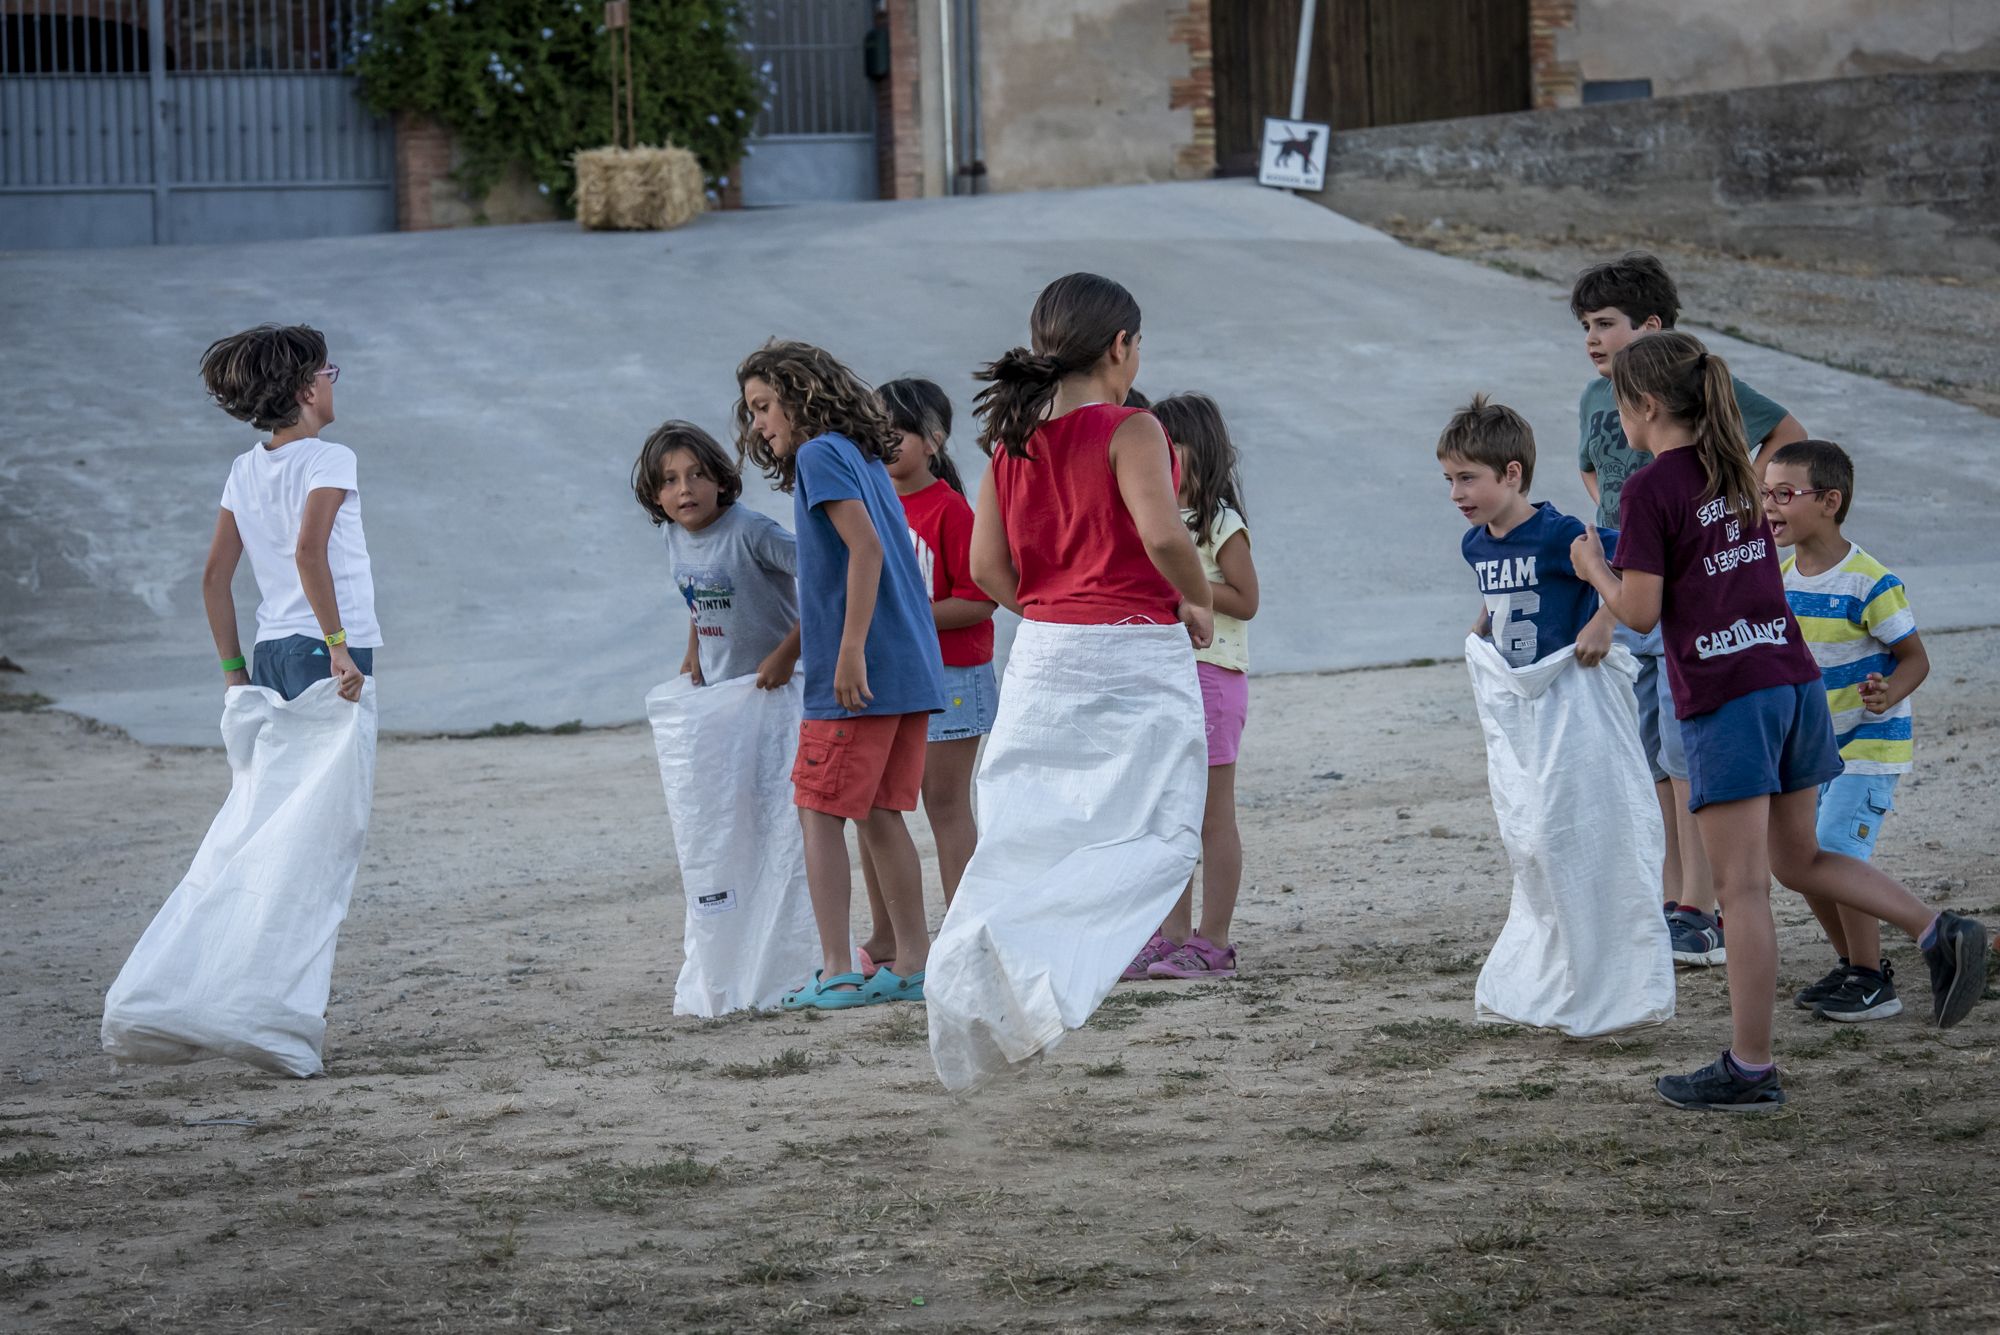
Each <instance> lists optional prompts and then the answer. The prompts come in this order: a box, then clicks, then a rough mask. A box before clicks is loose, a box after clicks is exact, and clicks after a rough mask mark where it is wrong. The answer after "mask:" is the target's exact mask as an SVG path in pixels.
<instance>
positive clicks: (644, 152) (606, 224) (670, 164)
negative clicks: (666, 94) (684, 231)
mask: <svg viewBox="0 0 2000 1335" xmlns="http://www.w3.org/2000/svg"><path fill="white" fill-rule="evenodd" d="M707 208H708V181H707V178H706V177H705V176H704V175H703V174H702V170H701V162H700V160H698V159H697V158H696V157H695V155H694V154H692V153H690V152H688V151H687V150H686V149H684V148H675V147H674V146H673V145H672V144H668V145H665V146H664V147H661V148H591V149H585V150H584V151H583V152H580V153H578V154H577V155H576V220H577V221H578V222H579V223H582V224H583V225H584V226H585V227H588V228H590V229H591V230H593V231H606V230H616V231H648V230H651V231H659V230H662V229H665V228H669V227H679V226H681V225H682V224H683V223H686V222H688V221H690V220H691V219H694V218H697V217H699V216H700V215H701V214H702V213H703V212H704V211H705V210H706V209H707Z"/></svg>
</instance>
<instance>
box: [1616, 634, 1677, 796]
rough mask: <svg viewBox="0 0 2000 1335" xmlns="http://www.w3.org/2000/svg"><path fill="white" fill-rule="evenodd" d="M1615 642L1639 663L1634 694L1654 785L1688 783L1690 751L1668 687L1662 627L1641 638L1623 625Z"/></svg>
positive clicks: (1641, 744)
mask: <svg viewBox="0 0 2000 1335" xmlns="http://www.w3.org/2000/svg"><path fill="white" fill-rule="evenodd" d="M1613 639H1614V640H1615V641H1616V642H1617V643H1619V644H1622V645H1624V646H1625V647H1626V648H1627V649H1630V650H1631V651H1632V656H1633V657H1634V658H1636V659H1638V660H1639V679H1638V680H1637V681H1635V682H1633V683H1632V693H1633V694H1634V695H1635V696H1637V697H1638V699H1639V747H1640V749H1641V750H1643V751H1644V752H1645V753H1646V763H1647V764H1648V765H1649V766H1651V767H1652V770H1653V782H1654V783H1663V782H1665V781H1666V780H1668V779H1681V780H1685V779H1686V778H1687V776H1688V762H1687V750H1686V748H1685V747H1684V746H1683V745H1682V742H1681V730H1680V728H1679V727H1677V726H1675V723H1674V695H1673V691H1672V690H1671V689H1670V688H1669V686H1668V684H1667V659H1666V650H1665V648H1664V647H1663V646H1662V645H1661V642H1660V628H1659V627H1658V626H1655V627H1653V629H1652V630H1650V631H1648V632H1647V633H1646V634H1644V635H1641V634H1640V633H1639V632H1638V631H1636V630H1632V629H1631V628H1630V627H1627V626H1620V627H1618V629H1617V631H1616V632H1615V633H1614V634H1613ZM1661 719H1665V720H1666V721H1667V726H1666V727H1665V728H1662V727H1661V726H1660V720H1661Z"/></svg>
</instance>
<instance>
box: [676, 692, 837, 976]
mask: <svg viewBox="0 0 2000 1335" xmlns="http://www.w3.org/2000/svg"><path fill="white" fill-rule="evenodd" d="M804 703H805V695H804V687H803V685H802V684H801V682H800V679H799V678H797V677H793V678H792V680H791V683H790V684H789V685H786V686H783V687H780V688H779V689H777V690H775V691H760V690H758V689H757V679H756V678H755V677H754V676H743V677H733V678H731V679H730V680H728V681H721V682H716V683H715V684H714V685H711V686H696V685H695V684H694V681H693V679H691V678H689V677H677V678H675V679H674V680H673V681H670V682H668V683H666V684H665V685H664V686H659V687H656V688H654V690H653V692H652V693H651V694H650V695H648V696H647V697H646V716H647V717H648V718H649V719H651V720H652V723H653V744H654V746H655V747H656V748H657V749H658V751H659V754H660V782H661V784H662V785H663V786H664V787H665V789H666V793H667V815H668V816H669V817H670V818H671V819H672V821H673V827H674V850H675V852H676V853H677V854H678V855H679V857H680V864H681V889H682V891H683V892H684V893H685V895H686V896H687V925H686V928H685V930H684V933H683V938H682V945H683V949H684V952H685V954H686V957H687V958H686V962H685V963H683V964H682V965H681V975H680V979H679V981H677V982H676V983H675V984H674V1014H676V1015H721V1014H722V1013H723V1012H725V1011H733V1010H741V1009H743V1008H744V1007H746V1006H747V1007H752V1008H755V1009H759V1010H762V1009H767V1008H769V1007H772V1006H776V1005H777V1004H778V1002H779V1000H780V999H781V998H782V997H783V996H784V994H785V993H786V992H789V991H791V990H792V989H793V988H795V987H798V986H799V985H801V984H802V983H805V982H806V981H807V980H809V979H810V978H811V977H812V973H813V970H814V969H816V968H818V967H819V963H820V950H819V934H818V932H817V931H816V930H815V928H814V926H813V916H812V899H811V897H810V896H809V895H808V894H807V891H806V855H805V841H804V837H803V836H802V835H801V833H800V831H799V813H798V810H797V809H796V808H795V807H794V806H793V805H792V758H793V756H795V755H796V754H797V752H798V748H799V719H800V717H801V715H802V713H803V712H804Z"/></svg>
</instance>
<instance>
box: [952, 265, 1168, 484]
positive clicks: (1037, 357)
mask: <svg viewBox="0 0 2000 1335" xmlns="http://www.w3.org/2000/svg"><path fill="white" fill-rule="evenodd" d="M1028 332H1029V335H1030V342H1032V343H1033V345H1034V347H1033V350H1032V351H1031V350H1029V349H1028V348H1011V349H1009V350H1008V351H1007V352H1006V353H1004V354H1002V356H1001V358H1000V360H998V361H996V362H990V363H988V364H987V365H986V366H985V367H983V368H981V369H980V370H978V371H976V372H974V373H973V374H974V377H975V378H976V379H979V380H984V381H988V382H989V383H988V385H987V387H986V388H985V389H983V390H981V391H979V396H978V398H976V399H974V400H973V403H974V406H975V408H976V410H977V412H978V414H979V423H980V429H979V448H980V449H982V450H984V451H985V452H986V453H987V454H988V455H989V456H990V455H992V453H993V451H994V449H995V448H996V447H999V448H1004V449H1005V450H1006V451H1007V453H1008V454H1010V455H1012V456H1013V457H1014V458H1016V459H1026V458H1028V457H1030V456H1029V454H1028V439H1029V437H1031V436H1033V435H1034V434H1035V431H1036V429H1037V428H1039V427H1040V426H1041V424H1042V421H1043V419H1044V418H1046V417H1047V416H1048V413H1049V406H1050V405H1051V404H1052V403H1053V402H1054V401H1055V397H1056V387H1057V386H1059V385H1060V384H1061V383H1062V381H1063V378H1064V377H1065V376H1072V375H1080V374H1082V373H1083V372H1085V371H1088V370H1090V369H1091V368H1092V367H1094V366H1096V365H1097V363H1098V362H1099V361H1100V360H1102V359H1103V357H1104V354H1105V353H1107V352H1109V351H1110V350H1111V348H1112V346H1113V345H1114V344H1116V343H1117V341H1118V336H1119V335H1120V334H1123V335H1125V337H1127V338H1128V339H1137V338H1138V337H1139V303H1138V302H1136V301H1134V300H1133V299H1132V294H1131V293H1130V292H1127V291H1126V290H1125V289H1124V288H1123V287H1121V286H1119V285H1118V284H1117V283H1114V282H1112V281H1111V280H1110V279H1109V278H1103V277H1100V276H1099V275H1097V274H1094V273H1073V274H1068V275H1065V276H1064V277H1061V278H1058V279H1056V281H1055V282H1053V283H1050V284H1049V285H1048V286H1047V287H1045V288H1043V289H1042V294H1041V295H1040V296H1039V297H1037V298H1035V309H1034V311H1033V313H1032V314H1030V315H1029V317H1028Z"/></svg>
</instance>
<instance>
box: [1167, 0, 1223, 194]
mask: <svg viewBox="0 0 2000 1335" xmlns="http://www.w3.org/2000/svg"><path fill="white" fill-rule="evenodd" d="M1224 3H1225V4H1226V3H1228V0H1224ZM1209 5H1210V0H1188V4H1187V7H1186V8H1185V9H1183V10H1181V11H1180V12H1179V13H1177V14H1175V15H1174V17H1173V20H1172V37H1173V40H1174V41H1175V42H1177V43H1179V44H1181V45H1183V46H1185V47H1187V49H1188V72H1187V74H1186V75H1184V76H1182V77H1181V78H1177V79H1175V80H1174V81H1173V83H1172V85H1171V92H1170V93H1169V95H1168V100H1167V105H1168V106H1170V107H1172V108H1173V109H1174V110H1176V111H1178V110H1179V109H1181V108H1182V107H1188V108H1190V109H1191V110H1192V111H1193V113H1194V136H1193V138H1191V139H1189V140H1188V142H1187V143H1185V144H1183V145H1182V146H1181V148H1180V151H1179V153H1178V154H1177V155H1176V157H1175V175H1177V176H1181V177H1183V178H1185V177H1201V176H1213V175H1215V51H1214V45H1213V40H1214V38H1213V29H1212V28H1211V27H1210V23H1209V16H1210V8H1209Z"/></svg>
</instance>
